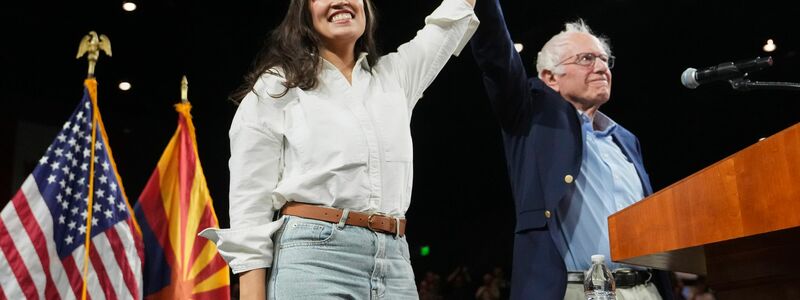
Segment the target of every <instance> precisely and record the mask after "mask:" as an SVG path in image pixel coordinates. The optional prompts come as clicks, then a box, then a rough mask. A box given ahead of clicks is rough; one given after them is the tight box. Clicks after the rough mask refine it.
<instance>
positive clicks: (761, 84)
mask: <svg viewBox="0 0 800 300" xmlns="http://www.w3.org/2000/svg"><path fill="white" fill-rule="evenodd" d="M728 82H730V83H731V87H732V88H733V89H734V90H737V91H752V90H784V91H800V83H794V82H773V81H750V79H747V78H744V77H742V78H736V79H731V80H728Z"/></svg>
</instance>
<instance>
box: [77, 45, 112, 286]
mask: <svg viewBox="0 0 800 300" xmlns="http://www.w3.org/2000/svg"><path fill="white" fill-rule="evenodd" d="M101 50H102V51H103V52H105V53H106V55H108V56H109V57H110V56H111V41H110V40H109V39H108V37H107V36H105V35H103V34H101V35H100V36H98V35H97V32H94V31H90V32H89V34H87V35H86V36H84V37H83V39H81V43H80V45H79V46H78V55H77V57H76V58H81V56H83V55H84V54H87V53H88V55H87V59H88V60H89V71H88V74H87V76H86V77H87V78H86V81H87V82H92V83H94V84H93V85H94V86H95V87H96V81H95V79H94V69H95V66H96V65H97V59H98V58H100V51H101ZM90 97H91V98H92V99H91V100H92V123H91V124H92V126H91V130H92V143H91V146H90V147H91V148H92V149H91V156H90V160H89V191H88V192H87V194H88V195H86V200H87V204H86V207H87V209H86V210H87V212H88V215H87V216H86V222H87V226H86V239H85V241H84V243H83V246H84V255H83V272H82V274H83V288H82V289H81V299H82V300H85V299H86V286H87V284H88V276H89V249H90V246H91V240H92V212H93V210H92V203H93V202H94V171H95V163H94V159H95V149H96V148H97V147H95V146H94V145H95V144H96V143H97V138H98V137H97V129H98V127H97V126H98V122H97V121H98V113H99V111H98V109H97V94H96V92H95V93H90Z"/></svg>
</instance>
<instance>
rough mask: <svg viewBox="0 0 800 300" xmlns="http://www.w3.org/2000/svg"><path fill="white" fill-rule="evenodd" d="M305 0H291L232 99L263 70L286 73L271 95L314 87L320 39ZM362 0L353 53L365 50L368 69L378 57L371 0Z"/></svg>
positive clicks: (250, 87)
mask: <svg viewBox="0 0 800 300" xmlns="http://www.w3.org/2000/svg"><path fill="white" fill-rule="evenodd" d="M308 1H309V0H291V3H290V4H289V11H288V12H287V13H286V17H285V18H283V21H282V22H281V24H280V25H278V27H277V28H275V30H273V31H272V33H271V34H270V36H269V38H268V39H267V40H266V41H265V43H264V45H263V46H262V48H261V51H259V53H258V55H257V56H256V59H255V61H254V63H253V67H252V69H251V70H250V71H249V72H248V73H247V74H246V75H245V76H244V83H243V84H242V85H241V86H240V87H239V88H238V89H236V90H235V91H234V92H233V93H232V94H231V96H230V99H231V100H232V101H234V102H236V103H240V102H241V101H242V98H244V96H246V95H247V94H248V93H249V92H250V91H252V90H253V87H254V86H255V83H256V81H258V79H259V78H260V77H261V75H262V74H264V73H269V74H274V75H282V76H284V77H285V82H284V87H285V88H286V89H284V90H283V92H281V93H280V94H277V95H272V94H270V96H272V97H273V98H278V97H282V96H284V95H286V92H288V91H289V89H290V88H295V87H299V88H300V89H303V90H307V89H313V88H315V87H317V85H318V84H319V78H318V75H319V72H320V70H321V69H322V60H321V59H320V58H319V48H320V46H321V45H322V39H321V38H320V36H319V34H318V33H317V31H316V30H315V29H314V24H313V23H312V21H311V13H310V12H309V8H308ZM351 1H358V0H351ZM363 1H364V14H365V17H366V22H367V24H366V26H365V28H364V34H363V35H361V37H360V38H358V40H357V41H356V45H355V51H354V55H355V56H356V58H358V55H359V53H361V52H367V54H368V55H367V62H368V63H369V66H370V70H371V69H372V67H373V66H374V65H375V63H376V62H377V60H378V58H379V53H378V50H377V46H376V43H375V29H376V28H375V27H376V26H377V16H376V12H375V8H374V7H373V5H372V1H371V0H363ZM275 67H280V68H281V69H282V71H283V74H277V73H276V71H275V69H274V68H275Z"/></svg>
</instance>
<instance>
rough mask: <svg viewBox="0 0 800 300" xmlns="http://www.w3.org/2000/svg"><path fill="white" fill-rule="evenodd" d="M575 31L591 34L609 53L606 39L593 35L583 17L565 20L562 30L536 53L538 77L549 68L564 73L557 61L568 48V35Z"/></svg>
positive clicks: (556, 72) (609, 47)
mask: <svg viewBox="0 0 800 300" xmlns="http://www.w3.org/2000/svg"><path fill="white" fill-rule="evenodd" d="M575 33H585V34H588V35H591V36H592V37H594V38H595V39H597V41H598V42H600V45H601V46H602V47H603V50H604V51H606V54H608V55H611V46H610V45H609V44H608V39H606V38H604V37H598V36H596V35H594V33H592V29H591V28H589V25H586V22H584V21H583V19H578V20H576V21H573V22H567V23H565V24H564V30H563V31H561V32H559V33H558V34H556V35H554V36H553V37H552V38H550V40H549V41H547V43H545V44H544V46H542V50H540V51H539V53H538V54H537V58H536V73H538V74H539V76H540V77H541V74H542V71H543V70H550V71H552V72H553V73H555V74H562V73H564V71H563V68H562V66H559V65H558V63H559V62H561V60H562V59H564V58H563V55H564V52H566V51H567V50H568V46H569V45H570V43H569V36H570V35H572V34H575Z"/></svg>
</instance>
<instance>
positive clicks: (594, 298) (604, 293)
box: [583, 254, 617, 300]
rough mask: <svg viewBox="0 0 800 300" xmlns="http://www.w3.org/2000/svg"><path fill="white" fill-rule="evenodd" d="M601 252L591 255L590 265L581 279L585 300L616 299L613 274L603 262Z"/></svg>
mask: <svg viewBox="0 0 800 300" xmlns="http://www.w3.org/2000/svg"><path fill="white" fill-rule="evenodd" d="M605 260H606V257H605V256H604V255H602V254H595V255H592V267H591V268H589V271H587V272H586V274H585V277H584V279H583V292H584V294H585V295H586V299H587V300H616V299H617V296H616V291H615V290H616V284H615V283H614V275H612V274H611V270H609V269H608V267H607V266H606V264H605Z"/></svg>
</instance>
